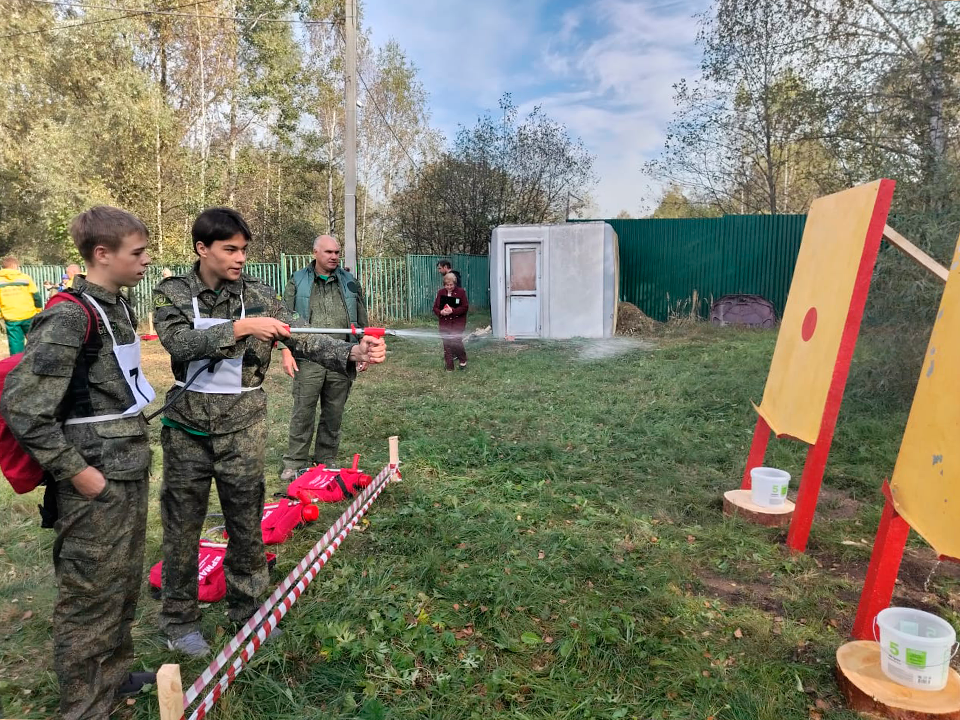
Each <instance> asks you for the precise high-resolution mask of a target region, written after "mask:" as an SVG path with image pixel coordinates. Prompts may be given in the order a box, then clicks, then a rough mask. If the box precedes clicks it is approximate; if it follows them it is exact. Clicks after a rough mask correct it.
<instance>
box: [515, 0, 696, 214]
mask: <svg viewBox="0 0 960 720" xmlns="http://www.w3.org/2000/svg"><path fill="white" fill-rule="evenodd" d="M701 3H702V0H701ZM701 9H703V8H702V7H699V6H698V4H697V3H691V2H672V3H661V4H659V5H653V4H651V3H643V2H626V1H625V0H596V1H595V2H593V3H592V4H591V6H590V11H591V14H592V16H593V17H594V18H595V23H596V25H597V26H598V27H599V28H600V32H599V33H598V34H597V35H596V36H595V37H593V38H592V39H591V40H589V41H587V42H581V43H579V44H576V43H572V44H571V46H570V47H567V48H565V49H561V48H560V47H558V43H554V44H552V46H551V47H550V48H549V49H548V50H547V51H546V52H545V53H544V55H543V58H542V63H543V65H544V67H545V68H551V69H554V71H560V70H562V71H564V72H565V75H566V81H567V82H568V83H569V84H570V85H571V86H572V87H574V88H577V89H578V90H579V92H567V93H560V94H550V95H545V96H542V97H539V98H534V99H531V100H529V101H527V103H525V106H526V107H529V106H533V105H537V104H539V105H542V106H543V107H544V109H545V110H546V111H547V114H549V115H550V116H552V117H555V118H557V119H558V120H560V121H562V122H564V123H565V124H566V125H567V127H568V128H569V129H570V131H571V132H572V133H574V134H575V135H579V136H580V137H582V138H583V140H584V144H585V145H586V146H587V147H588V149H590V151H591V152H593V153H594V154H595V155H596V158H597V160H596V164H595V169H596V172H597V174H598V175H599V178H600V181H599V183H598V185H597V188H596V190H595V191H594V194H595V196H596V199H597V204H598V206H599V209H600V213H601V214H602V215H604V216H613V215H615V214H616V213H617V212H619V211H620V210H621V209H626V210H629V211H630V212H631V213H637V212H638V211H639V209H640V204H641V199H642V198H643V196H644V195H646V194H647V189H648V186H651V185H652V186H653V189H654V191H656V190H657V189H658V184H657V183H656V182H655V181H651V180H650V179H649V178H646V177H645V176H644V175H642V173H641V172H640V170H641V167H642V165H643V163H644V162H645V161H646V160H649V159H652V158H653V157H655V156H656V155H657V153H658V152H659V150H660V149H661V147H662V146H663V140H664V137H665V128H666V125H667V122H668V121H669V119H670V117H671V115H672V113H673V87H672V86H673V84H674V83H675V82H677V81H678V80H679V79H680V78H681V77H688V78H689V77H692V76H695V75H697V74H698V66H699V53H698V52H696V48H695V46H694V40H695V38H696V32H697V26H696V22H695V20H693V19H692V18H691V15H692V13H694V12H697V11H699V10H701ZM555 57H562V58H564V60H565V64H564V65H563V66H562V67H561V66H559V65H558V63H557V62H556V60H555ZM646 200H647V202H648V203H649V201H650V200H651V198H649V197H647V198H646Z"/></svg>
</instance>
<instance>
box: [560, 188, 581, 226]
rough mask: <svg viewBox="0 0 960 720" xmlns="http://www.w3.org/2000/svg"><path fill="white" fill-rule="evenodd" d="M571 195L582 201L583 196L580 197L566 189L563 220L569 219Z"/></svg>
mask: <svg viewBox="0 0 960 720" xmlns="http://www.w3.org/2000/svg"><path fill="white" fill-rule="evenodd" d="M572 197H575V198H576V199H577V200H579V201H580V202H583V198H582V197H580V196H579V195H574V194H573V193H572V192H570V191H569V190H567V209H566V212H564V214H563V219H564V220H569V219H570V198H572Z"/></svg>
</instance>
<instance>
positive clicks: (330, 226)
mask: <svg viewBox="0 0 960 720" xmlns="http://www.w3.org/2000/svg"><path fill="white" fill-rule="evenodd" d="M327 119H328V124H327V234H328V235H333V234H334V231H335V230H336V228H337V216H336V214H335V213H334V207H333V160H334V158H333V135H334V133H335V132H336V127H337V111H336V109H335V108H334V109H331V110H330V114H329V115H328V116H327Z"/></svg>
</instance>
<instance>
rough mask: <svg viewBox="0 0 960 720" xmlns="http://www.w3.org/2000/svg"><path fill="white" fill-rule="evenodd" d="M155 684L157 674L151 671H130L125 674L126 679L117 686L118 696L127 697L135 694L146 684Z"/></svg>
mask: <svg viewBox="0 0 960 720" xmlns="http://www.w3.org/2000/svg"><path fill="white" fill-rule="evenodd" d="M156 684H157V674H156V673H152V672H132V673H129V674H128V675H127V679H126V680H124V681H123V683H121V685H120V687H118V688H117V696H118V697H127V696H128V695H136V694H137V693H139V692H140V691H141V690H143V688H144V687H145V686H147V685H156Z"/></svg>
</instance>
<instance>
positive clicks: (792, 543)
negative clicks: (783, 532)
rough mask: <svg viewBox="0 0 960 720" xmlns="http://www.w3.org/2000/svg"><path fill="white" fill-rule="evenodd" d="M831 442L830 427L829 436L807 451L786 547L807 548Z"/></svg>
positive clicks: (800, 550)
mask: <svg viewBox="0 0 960 720" xmlns="http://www.w3.org/2000/svg"><path fill="white" fill-rule="evenodd" d="M832 442H833V428H831V429H830V435H829V437H827V438H826V439H824V438H821V439H820V440H818V441H817V442H816V444H815V445H811V446H810V449H809V450H808V451H807V460H806V462H805V463H804V464H803V475H802V476H801V477H800V488H799V490H798V491H797V506H796V509H795V510H794V511H793V519H791V520H790V531H789V532H788V533H787V547H789V548H790V549H791V550H794V551H796V552H805V551H806V549H807V540H808V539H809V537H810V527H811V526H812V525H813V515H814V513H815V512H816V510H817V498H818V497H819V496H820V485H821V484H822V483H823V471H824V470H825V469H826V467H827V458H829V457H830V445H831V444H832Z"/></svg>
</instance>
